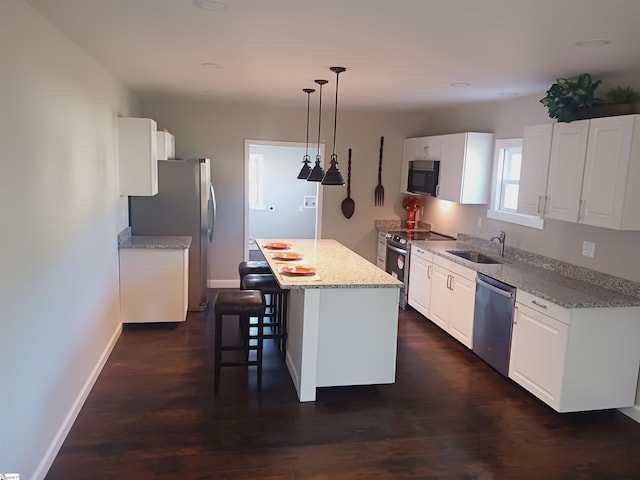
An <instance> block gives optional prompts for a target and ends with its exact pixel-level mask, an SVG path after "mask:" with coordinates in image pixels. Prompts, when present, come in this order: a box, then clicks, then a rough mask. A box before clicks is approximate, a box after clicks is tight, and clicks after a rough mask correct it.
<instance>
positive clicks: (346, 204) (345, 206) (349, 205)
mask: <svg viewBox="0 0 640 480" xmlns="http://www.w3.org/2000/svg"><path fill="white" fill-rule="evenodd" d="M355 209H356V204H355V202H354V201H353V198H351V149H349V160H348V163H347V198H345V199H344V200H343V201H342V214H343V215H344V216H345V217H347V218H351V217H352V216H353V211H354V210H355Z"/></svg>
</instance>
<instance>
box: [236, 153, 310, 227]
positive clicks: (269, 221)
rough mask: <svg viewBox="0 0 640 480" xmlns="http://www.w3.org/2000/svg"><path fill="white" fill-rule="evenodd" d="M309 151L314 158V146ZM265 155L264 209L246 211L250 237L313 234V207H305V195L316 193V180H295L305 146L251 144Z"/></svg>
mask: <svg viewBox="0 0 640 480" xmlns="http://www.w3.org/2000/svg"><path fill="white" fill-rule="evenodd" d="M311 150H312V151H310V153H309V155H310V156H311V157H312V158H314V159H315V154H316V151H317V148H313V149H311ZM251 153H252V154H253V153H255V154H258V155H262V156H263V158H264V206H265V209H264V210H250V211H249V238H254V239H255V238H313V237H314V235H315V233H316V209H315V208H305V207H304V197H305V196H314V197H315V196H316V195H317V189H318V184H317V183H316V182H307V181H303V180H298V179H297V178H296V175H297V173H296V175H291V172H292V171H295V169H296V168H298V171H299V170H300V168H301V167H302V157H303V156H304V153H305V147H304V146H302V147H296V146H286V147H285V146H278V145H251Z"/></svg>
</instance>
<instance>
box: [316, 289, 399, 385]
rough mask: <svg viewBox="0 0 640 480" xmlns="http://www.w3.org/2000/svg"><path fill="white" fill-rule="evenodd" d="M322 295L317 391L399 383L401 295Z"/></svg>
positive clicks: (357, 291)
mask: <svg viewBox="0 0 640 480" xmlns="http://www.w3.org/2000/svg"><path fill="white" fill-rule="evenodd" d="M320 292H321V293H320V297H321V298H320V323H319V325H318V357H317V358H318V366H317V380H316V385H317V386H318V387H329V386H340V385H376V384H386V383H394V382H395V374H396V351H397V344H398V342H397V338H398V295H399V289H398V288H342V289H332V288H330V289H322V290H320Z"/></svg>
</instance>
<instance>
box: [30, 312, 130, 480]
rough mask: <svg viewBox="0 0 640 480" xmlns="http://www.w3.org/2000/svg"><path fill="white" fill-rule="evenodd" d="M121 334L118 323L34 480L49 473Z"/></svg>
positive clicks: (40, 464)
mask: <svg viewBox="0 0 640 480" xmlns="http://www.w3.org/2000/svg"><path fill="white" fill-rule="evenodd" d="M121 333H122V323H118V326H117V327H116V330H115V331H114V332H113V335H111V338H110V339H109V343H108V344H107V346H106V347H105V349H104V350H103V352H102V355H100V358H98V361H97V362H96V364H95V366H94V367H93V370H91V374H90V375H89V377H88V378H87V380H86V381H85V382H84V385H83V386H82V389H80V392H78V396H77V397H76V399H75V401H74V402H73V405H72V406H71V409H70V410H69V412H68V413H67V416H66V417H65V419H64V421H63V422H62V425H60V428H59V429H58V432H57V433H56V435H55V436H54V437H53V440H52V441H51V444H50V445H49V448H47V451H46V452H45V454H44V456H43V457H42V460H40V463H39V464H38V467H37V468H36V471H35V473H34V475H33V479H34V480H43V479H44V477H45V476H46V474H47V472H48V471H49V468H51V465H52V464H53V461H54V460H55V458H56V455H57V454H58V451H59V450H60V447H62V444H63V443H64V440H65V438H66V437H67V434H68V433H69V430H71V427H72V426H73V422H75V420H76V418H77V417H78V414H79V413H80V409H81V408H82V405H84V402H85V400H86V399H87V397H88V396H89V392H91V389H92V388H93V385H94V384H95V383H96V380H97V379H98V376H99V375H100V372H101V371H102V367H104V364H105V363H106V362H107V359H108V358H109V355H110V354H111V351H112V350H113V347H114V346H115V345H116V342H117V341H118V338H119V337H120V334H121Z"/></svg>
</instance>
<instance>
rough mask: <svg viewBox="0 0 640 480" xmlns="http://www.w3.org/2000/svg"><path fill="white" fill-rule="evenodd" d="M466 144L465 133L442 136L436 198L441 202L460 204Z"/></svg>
mask: <svg viewBox="0 0 640 480" xmlns="http://www.w3.org/2000/svg"><path fill="white" fill-rule="evenodd" d="M466 144H467V134H466V133H454V134H451V135H443V136H442V158H441V160H440V176H439V181H438V184H439V188H438V198H440V199H441V200H449V201H451V202H460V199H461V197H462V176H463V173H464V160H465V149H466Z"/></svg>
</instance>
